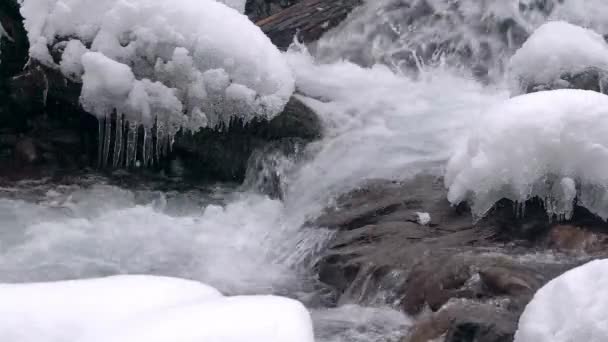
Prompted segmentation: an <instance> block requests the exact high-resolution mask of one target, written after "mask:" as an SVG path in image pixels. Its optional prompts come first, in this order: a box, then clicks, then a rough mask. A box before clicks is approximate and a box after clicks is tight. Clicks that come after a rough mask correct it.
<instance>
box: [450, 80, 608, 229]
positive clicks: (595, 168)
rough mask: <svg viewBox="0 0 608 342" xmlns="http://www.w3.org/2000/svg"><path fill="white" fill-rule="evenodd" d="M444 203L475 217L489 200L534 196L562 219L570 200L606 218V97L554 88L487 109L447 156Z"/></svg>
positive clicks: (489, 205)
mask: <svg viewBox="0 0 608 342" xmlns="http://www.w3.org/2000/svg"><path fill="white" fill-rule="evenodd" d="M445 183H446V186H447V187H448V188H449V192H448V200H449V201H450V202H451V203H453V204H458V203H460V202H463V201H468V202H470V204H471V207H472V212H473V215H474V216H475V218H480V217H482V216H484V215H485V214H486V213H487V211H488V210H490V209H491V208H492V206H493V205H494V203H496V202H497V201H499V200H501V199H503V198H507V199H510V200H512V201H515V202H519V203H525V201H527V200H529V199H531V198H533V197H538V198H540V199H542V200H544V203H545V209H546V211H547V214H548V215H549V216H551V217H552V216H556V217H557V218H559V219H568V218H570V217H571V215H572V211H573V206H574V201H575V200H576V203H577V204H578V205H581V206H584V207H586V208H587V209H589V210H590V211H591V212H592V213H595V214H596V215H598V216H599V217H601V218H602V219H604V220H606V219H608V96H607V95H604V94H601V93H598V92H594V91H586V90H575V89H562V90H552V91H542V92H537V93H532V94H527V95H522V96H518V97H514V98H512V99H509V100H507V101H506V102H504V103H503V104H501V105H499V106H497V107H495V108H493V109H491V110H490V111H489V112H488V113H486V114H485V115H484V116H483V117H482V118H481V120H479V122H478V126H477V127H476V128H475V129H474V130H473V131H472V133H471V135H470V136H469V137H468V139H467V140H466V142H465V143H463V144H462V145H461V146H459V147H458V148H457V149H456V151H455V153H454V154H453V156H452V158H451V159H450V161H449V163H448V166H447V172H446V176H445Z"/></svg>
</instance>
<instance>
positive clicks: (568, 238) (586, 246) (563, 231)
mask: <svg viewBox="0 0 608 342" xmlns="http://www.w3.org/2000/svg"><path fill="white" fill-rule="evenodd" d="M546 239H547V244H548V246H549V247H550V248H553V249H555V250H557V251H560V252H570V253H594V252H597V251H599V250H601V249H602V248H603V247H605V246H606V242H608V236H607V235H606V234H602V233H596V232H593V231H590V230H586V229H582V228H580V227H576V226H573V225H568V224H558V225H555V226H553V227H552V228H551V230H550V231H549V234H548V235H547V238H546Z"/></svg>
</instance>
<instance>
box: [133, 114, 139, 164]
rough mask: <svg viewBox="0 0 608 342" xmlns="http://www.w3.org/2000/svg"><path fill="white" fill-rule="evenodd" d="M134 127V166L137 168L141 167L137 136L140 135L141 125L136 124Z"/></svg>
mask: <svg viewBox="0 0 608 342" xmlns="http://www.w3.org/2000/svg"><path fill="white" fill-rule="evenodd" d="M133 125H134V127H133V137H134V139H133V140H134V141H135V144H134V145H133V150H134V153H133V164H134V165H135V166H136V167H139V159H137V146H138V145H139V139H137V135H138V134H139V125H138V124H136V123H135V124H133Z"/></svg>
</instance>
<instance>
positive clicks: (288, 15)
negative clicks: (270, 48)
mask: <svg viewBox="0 0 608 342" xmlns="http://www.w3.org/2000/svg"><path fill="white" fill-rule="evenodd" d="M362 3H363V0H303V1H301V2H298V3H296V4H295V5H293V6H291V7H288V8H286V9H284V10H282V11H281V12H279V13H276V14H274V15H271V16H270V17H268V18H265V19H262V20H260V21H258V22H257V23H256V24H257V25H258V26H260V28H261V29H262V31H264V33H266V35H268V37H270V39H271V40H272V42H273V43H274V44H275V45H276V46H278V47H279V48H280V49H282V50H286V49H287V48H288V47H289V45H290V44H291V43H292V42H293V38H294V36H295V35H296V34H297V36H298V39H299V40H300V41H302V42H304V43H309V42H313V41H315V40H317V39H319V38H320V37H321V36H322V35H323V33H325V32H327V31H329V30H330V29H332V28H334V27H336V26H337V25H338V24H340V23H341V22H342V21H343V20H344V19H345V18H346V16H347V15H348V14H349V13H350V12H351V11H352V10H353V9H354V8H355V7H357V6H359V5H361V4H362Z"/></svg>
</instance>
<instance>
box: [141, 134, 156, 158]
mask: <svg viewBox="0 0 608 342" xmlns="http://www.w3.org/2000/svg"><path fill="white" fill-rule="evenodd" d="M144 132H145V133H144V148H145V153H143V156H144V164H145V165H151V164H152V162H153V161H152V150H153V149H154V146H153V144H152V129H149V128H146V129H145V131H144Z"/></svg>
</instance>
